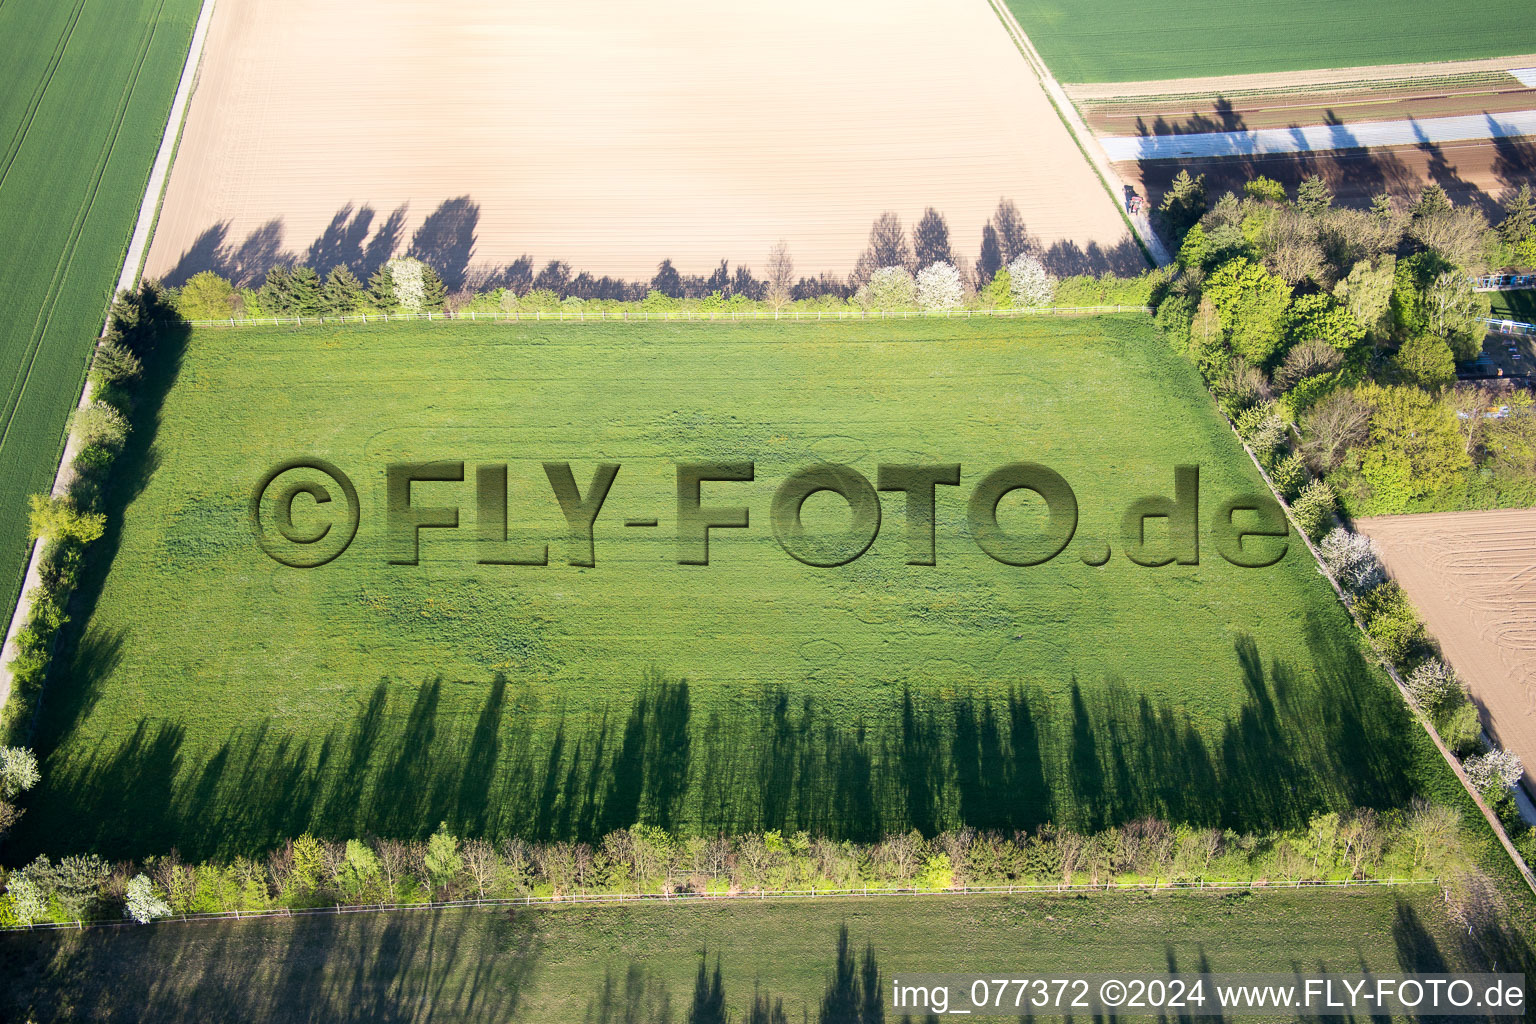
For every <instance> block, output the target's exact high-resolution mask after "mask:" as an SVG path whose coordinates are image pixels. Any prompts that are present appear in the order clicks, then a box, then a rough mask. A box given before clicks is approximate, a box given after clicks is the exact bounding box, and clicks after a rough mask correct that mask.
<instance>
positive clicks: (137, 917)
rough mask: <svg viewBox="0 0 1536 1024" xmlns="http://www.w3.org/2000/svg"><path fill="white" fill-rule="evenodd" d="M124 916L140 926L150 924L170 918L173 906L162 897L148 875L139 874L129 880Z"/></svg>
mask: <svg viewBox="0 0 1536 1024" xmlns="http://www.w3.org/2000/svg"><path fill="white" fill-rule="evenodd" d="M123 916H124V917H127V918H131V919H132V920H134V921H137V922H139V924H149V922H151V921H153V920H155V919H156V918H161V917H170V916H171V905H170V904H169V903H167V902H165V900H164V899H163V898H162V897H161V896H160V893H159V891H158V890H156V889H155V883H154V882H151V881H150V880H149V876H148V875H144V874H138V875H134V876H133V877H132V878H130V879H128V886H127V889H126V891H125V892H124V899H123Z"/></svg>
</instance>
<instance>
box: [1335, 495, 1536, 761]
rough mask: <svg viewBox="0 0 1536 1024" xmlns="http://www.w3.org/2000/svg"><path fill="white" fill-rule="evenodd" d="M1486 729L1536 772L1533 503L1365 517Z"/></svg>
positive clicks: (1366, 529)
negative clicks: (1505, 507)
mask: <svg viewBox="0 0 1536 1024" xmlns="http://www.w3.org/2000/svg"><path fill="white" fill-rule="evenodd" d="M1355 525H1356V527H1357V528H1358V530H1359V531H1360V532H1361V533H1363V534H1365V535H1366V536H1368V537H1370V538H1371V539H1372V540H1374V541H1376V543H1377V544H1378V545H1379V546H1380V548H1381V553H1382V560H1383V561H1384V563H1385V564H1386V567H1387V570H1388V571H1389V572H1390V573H1391V574H1392V577H1393V579H1395V580H1397V582H1398V583H1399V584H1400V585H1401V586H1402V587H1403V589H1404V590H1405V591H1406V592H1407V594H1408V598H1409V600H1411V601H1412V602H1413V605H1414V607H1415V608H1416V609H1417V610H1418V612H1419V615H1420V616H1421V617H1422V618H1423V619H1424V622H1425V624H1426V625H1427V626H1428V627H1429V631H1430V633H1431V635H1433V636H1434V637H1435V639H1436V640H1438V641H1439V642H1440V646H1441V649H1442V651H1443V652H1444V654H1445V657H1446V660H1447V661H1449V662H1450V664H1451V665H1452V666H1453V667H1454V668H1455V669H1456V672H1457V674H1458V675H1460V676H1461V678H1462V679H1463V680H1464V681H1465V682H1466V683H1467V685H1468V686H1469V687H1470V688H1471V690H1472V696H1473V698H1474V699H1475V700H1476V701H1477V703H1478V705H1479V707H1481V709H1482V711H1483V721H1484V723H1485V724H1486V726H1487V729H1488V733H1489V735H1490V736H1492V737H1493V738H1494V740H1495V741H1496V742H1498V743H1499V744H1500V745H1501V746H1504V747H1506V748H1507V749H1510V750H1513V751H1514V752H1515V753H1517V754H1519V755H1520V758H1521V760H1523V761H1524V762H1525V764H1526V776H1525V778H1526V785H1527V786H1530V785H1531V784H1532V779H1533V777H1536V776H1533V771H1536V509H1509V510H1500V511H1493V512H1448V513H1433V514H1427V515H1412V516H1382V517H1377V518H1370V519H1362V520H1359V521H1358V522H1357V523H1356V524H1355Z"/></svg>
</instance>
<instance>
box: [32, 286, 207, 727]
mask: <svg viewBox="0 0 1536 1024" xmlns="http://www.w3.org/2000/svg"><path fill="white" fill-rule="evenodd" d="M152 316H153V317H154V318H155V319H156V320H157V322H158V323H159V327H158V328H157V330H156V332H155V333H154V336H153V339H152V341H151V342H149V343H148V344H147V345H146V346H145V347H144V348H143V350H142V351H140V352H138V355H139V357H140V360H141V362H142V364H143V374H142V376H141V377H140V379H139V382H138V385H137V387H136V388H135V390H134V400H133V405H132V412H131V414H130V416H129V418H128V423H129V431H128V436H127V439H126V441H125V442H124V446H123V450H122V451H121V453H120V454H119V455H118V457H117V459H116V460H115V462H114V463H113V466H112V470H111V472H110V474H109V475H108V477H107V480H106V483H105V485H104V490H103V492H102V504H101V508H102V511H103V512H105V513H106V530H105V532H104V533H103V535H102V537H101V538H100V539H99V540H97V541H95V542H94V543H93V544H92V545H91V547H90V550H89V551H88V552H87V555H86V558H85V562H84V564H83V566H82V569H81V572H80V578H79V581H78V583H77V585H76V588H75V592H74V594H73V596H72V597H71V599H70V605H69V622H68V623H66V624H65V625H64V627H63V628H62V629H61V630H60V631H59V635H58V638H57V640H56V647H55V655H54V661H53V667H52V669H51V670H50V672H49V677H48V681H47V684H46V685H45V687H44V690H43V696H42V700H41V707H40V713H39V717H38V724H37V730H36V734H35V736H34V742H35V745H36V746H37V747H38V748H39V750H41V751H44V752H46V751H49V750H51V749H52V748H53V746H54V745H55V744H56V742H57V740H58V739H59V737H62V736H67V735H68V734H69V733H70V732H71V731H72V730H73V729H74V726H75V725H76V723H78V722H79V721H80V719H81V718H83V717H84V716H85V715H86V714H87V713H88V712H89V711H90V708H91V707H92V705H94V703H95V701H96V697H97V687H98V686H99V685H100V681H101V680H102V679H105V678H107V676H108V675H109V674H110V671H111V669H112V667H113V666H115V665H116V663H117V661H118V660H119V658H120V652H121V649H122V646H123V642H124V639H125V638H124V634H123V633H122V632H121V631H118V630H102V629H99V628H92V627H90V626H88V624H89V623H90V621H91V619H92V616H93V614H94V612H95V610H96V602H97V600H98V599H99V598H100V596H101V588H102V585H103V583H104V582H105V580H106V577H107V573H108V572H109V571H110V570H111V568H112V563H113V561H114V560H115V559H116V557H117V552H118V548H119V546H120V545H121V543H122V523H123V510H124V509H126V508H127V507H128V506H129V505H130V504H132V503H133V501H134V499H135V498H137V497H138V496H139V494H140V493H142V492H143V490H144V488H145V486H146V485H147V484H148V483H149V480H150V478H151V477H152V476H153V475H154V473H155V470H156V469H157V468H159V465H160V461H161V455H160V451H159V449H158V448H157V447H156V445H155V437H156V435H157V434H158V432H159V429H160V415H161V409H162V408H163V406H164V404H165V397H166V395H167V394H169V393H170V390H171V388H172V387H173V386H174V385H175V383H176V378H177V376H178V375H179V374H180V372H181V362H182V357H183V355H184V354H185V352H186V347H187V342H188V339H189V338H190V336H191V330H190V328H188V327H187V325H186V323H185V322H184V321H182V320H181V318H180V317H178V316H177V315H176V314H175V312H174V311H173V310H171V309H170V308H169V307H168V306H159V307H156V308H155V309H154V310H153V312H152Z"/></svg>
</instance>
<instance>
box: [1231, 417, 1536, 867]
mask: <svg viewBox="0 0 1536 1024" xmlns="http://www.w3.org/2000/svg"><path fill="white" fill-rule="evenodd" d="M1217 411H1218V412H1219V413H1220V414H1221V417H1222V418H1223V419H1225V420H1226V421H1227V425H1228V426H1229V427H1231V428H1232V434H1233V436H1234V437H1236V438H1237V443H1238V444H1240V445H1242V446H1243V451H1245V452H1247V453H1248V458H1249V460H1250V461H1252V462H1253V468H1254V469H1257V470H1258V471H1259V476H1260V477H1262V478H1263V479H1264V483H1265V485H1266V486H1267V487H1268V488H1269V490H1270V492H1271V493H1272V494H1273V495H1274V496H1275V500H1276V501H1278V502H1279V503H1280V507H1281V508H1282V509H1284V510H1285V517H1286V519H1288V520H1289V521H1290V524H1291V526H1292V527H1293V528H1294V529H1295V530H1296V534H1297V536H1299V537H1300V538H1301V541H1302V543H1303V544H1305V545H1306V546H1307V550H1308V551H1309V552H1311V554H1312V561H1313V563H1314V564H1315V566H1316V568H1317V571H1318V572H1319V573H1320V574H1321V575H1322V577H1323V579H1325V580H1327V581H1328V584H1329V585H1330V586H1331V587H1333V592H1334V595H1335V596H1337V597H1338V599H1339V604H1341V605H1343V606H1344V610H1345V611H1347V612H1348V613H1349V617H1350V619H1351V620H1352V621H1353V622H1354V624H1355V627H1356V628H1357V629H1359V630H1360V634H1361V635H1362V636H1363V637H1365V641H1366V643H1368V644H1370V647H1371V651H1372V652H1373V653H1374V654H1375V655H1376V660H1377V661H1379V662H1380V663H1381V666H1382V668H1384V669H1386V670H1387V675H1388V676H1390V677H1391V679H1392V682H1394V683H1396V684H1397V692H1398V695H1399V696H1400V697H1401V698H1402V699H1403V703H1404V704H1406V705H1407V706H1408V710H1409V712H1410V713H1412V715H1413V717H1414V720H1415V721H1416V722H1418V723H1419V728H1421V729H1423V730H1424V732H1425V733H1427V734H1428V736H1429V738H1430V740H1432V741H1433V742H1434V744H1435V748H1436V749H1437V750H1439V751H1440V756H1441V757H1442V758H1443V759H1444V760H1445V763H1446V764H1448V765H1450V768H1451V771H1453V772H1455V774H1456V778H1457V780H1458V781H1459V782H1460V783H1461V788H1462V789H1464V790H1466V791H1467V795H1468V796H1470V797H1471V798H1472V802H1473V803H1474V804H1476V805H1477V809H1478V810H1480V811H1482V812H1483V818H1484V819H1486V820H1487V822H1488V827H1489V828H1491V829H1493V834H1494V836H1495V838H1497V839H1498V841H1499V844H1500V845H1501V846H1503V847H1504V852H1505V853H1506V854H1508V855H1509V859H1510V861H1511V862H1512V863H1513V864H1514V866H1515V870H1516V871H1517V872H1518V873H1519V875H1520V878H1521V880H1523V881H1524V882H1525V884H1526V887H1527V888H1529V889H1530V891H1531V895H1533V896H1536V874H1532V872H1531V869H1530V867H1529V866H1528V865H1527V864H1526V863H1525V858H1524V857H1521V856H1520V851H1519V850H1517V849H1515V844H1514V843H1513V842H1511V841H1510V838H1509V833H1508V832H1506V831H1504V823H1503V822H1501V821H1500V820H1499V816H1498V815H1497V814H1494V813H1493V809H1492V808H1491V807H1489V806H1488V804H1487V802H1486V801H1484V800H1483V797H1482V794H1481V793H1479V792H1478V791H1477V787H1475V786H1473V785H1472V780H1471V779H1469V778H1467V773H1466V771H1465V770H1463V769H1462V767H1461V761H1459V760H1458V759H1457V758H1456V756H1455V755H1454V754H1452V753H1451V749H1450V748H1449V747H1447V746H1446V745H1445V741H1444V740H1442V739H1441V738H1440V733H1439V732H1438V731H1437V730H1436V729H1435V726H1434V723H1432V722H1431V721H1430V720H1429V716H1428V715H1426V714H1425V713H1424V711H1423V709H1421V708H1420V707H1419V706H1418V704H1416V703H1414V700H1413V697H1412V695H1411V694H1409V692H1408V684H1407V683H1405V682H1403V677H1402V676H1401V675H1400V674H1399V673H1398V671H1397V668H1396V666H1394V665H1393V664H1392V662H1391V660H1389V659H1388V658H1387V656H1386V655H1385V654H1384V653H1383V652H1382V650H1381V647H1380V646H1379V645H1378V644H1377V643H1376V640H1375V638H1374V637H1372V636H1371V634H1370V633H1369V632H1367V631H1366V628H1365V622H1364V620H1362V619H1361V618H1360V613H1359V612H1357V611H1356V610H1355V606H1354V604H1353V603H1352V602H1351V601H1350V600H1349V597H1348V595H1347V594H1346V593H1345V590H1344V587H1343V586H1342V585H1341V584H1340V583H1339V581H1338V579H1337V578H1335V577H1334V575H1333V573H1331V572H1329V571H1328V566H1327V564H1326V563H1325V562H1324V561H1323V555H1322V552H1320V551H1318V549H1317V545H1315V544H1313V543H1312V538H1311V537H1309V536H1307V531H1305V530H1303V529H1302V528H1301V524H1300V523H1298V522H1297V521H1296V516H1295V513H1294V512H1292V511H1291V505H1290V502H1288V501H1286V500H1285V495H1283V494H1281V493H1280V488H1278V487H1276V486H1275V482H1274V481H1273V480H1272V479H1270V476H1269V474H1268V473H1267V472H1265V470H1264V467H1263V465H1261V464H1260V462H1259V457H1258V456H1257V455H1255V454H1254V452H1253V449H1252V448H1250V447H1248V441H1247V439H1246V438H1244V437H1243V435H1242V434H1239V433H1238V432H1237V424H1236V423H1234V422H1232V418H1231V417H1230V416H1228V415H1227V414H1226V412H1225V411H1224V410H1222V409H1220V407H1218V408H1217ZM1333 521H1334V522H1335V523H1336V524H1338V523H1340V520H1339V517H1338V515H1337V514H1335V515H1334V519H1333ZM1341 525H1342V524H1341Z"/></svg>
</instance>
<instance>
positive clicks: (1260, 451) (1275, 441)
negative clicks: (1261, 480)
mask: <svg viewBox="0 0 1536 1024" xmlns="http://www.w3.org/2000/svg"><path fill="white" fill-rule="evenodd" d="M1285 439H1286V430H1285V421H1284V420H1282V419H1281V418H1280V417H1279V416H1270V417H1268V418H1267V419H1265V420H1264V422H1263V423H1261V424H1259V429H1258V430H1256V431H1254V434H1253V437H1252V438H1251V439H1250V440H1249V441H1248V444H1249V445H1250V446H1251V447H1252V448H1253V454H1254V455H1256V456H1258V459H1259V463H1260V465H1262V466H1263V467H1264V468H1265V469H1266V470H1268V469H1269V468H1270V467H1271V466H1272V465H1274V462H1275V459H1276V458H1277V457H1278V456H1279V455H1280V453H1281V452H1282V451H1284V450H1285Z"/></svg>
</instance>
